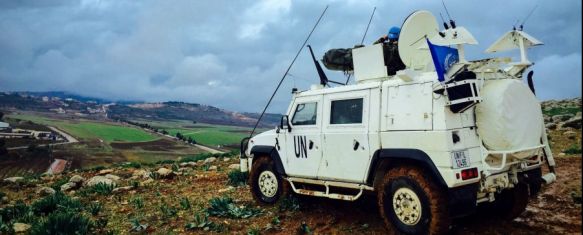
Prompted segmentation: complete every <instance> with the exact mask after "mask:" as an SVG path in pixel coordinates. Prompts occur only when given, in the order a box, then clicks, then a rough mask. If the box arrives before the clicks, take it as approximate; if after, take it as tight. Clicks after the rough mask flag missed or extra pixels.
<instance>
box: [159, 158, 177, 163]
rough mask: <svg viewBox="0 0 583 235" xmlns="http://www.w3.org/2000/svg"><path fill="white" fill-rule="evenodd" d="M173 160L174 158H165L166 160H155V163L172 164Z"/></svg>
mask: <svg viewBox="0 0 583 235" xmlns="http://www.w3.org/2000/svg"><path fill="white" fill-rule="evenodd" d="M174 162H175V161H174V160H170V159H167V160H160V161H157V162H156V164H174Z"/></svg>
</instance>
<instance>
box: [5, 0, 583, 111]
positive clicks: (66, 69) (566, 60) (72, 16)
mask: <svg viewBox="0 0 583 235" xmlns="http://www.w3.org/2000/svg"><path fill="white" fill-rule="evenodd" d="M446 3H447V4H448V7H449V11H450V13H451V14H452V16H453V17H454V18H455V19H456V20H457V23H458V25H463V26H465V27H466V28H468V29H469V30H470V31H471V32H472V33H473V34H474V36H475V37H476V38H477V39H478V41H479V42H480V44H479V45H477V46H472V47H469V48H468V51H467V56H468V57H469V58H470V59H478V58H486V57H491V56H497V55H487V54H483V51H484V50H485V49H486V48H487V47H488V46H489V45H490V44H491V43H492V42H494V41H495V40H496V39H497V38H498V37H499V36H501V35H502V34H503V33H505V32H506V31H508V30H510V29H511V28H512V24H514V23H515V22H516V20H517V19H523V18H524V17H525V16H526V15H527V14H528V12H529V10H530V9H531V7H533V6H534V5H537V4H538V5H539V7H538V8H537V10H536V11H535V12H534V14H533V15H532V16H531V17H530V18H529V20H528V22H527V23H526V25H525V29H526V31H527V32H529V33H530V34H531V35H533V36H535V37H537V38H539V39H540V40H542V41H543V42H545V45H544V46H542V47H537V48H534V49H532V50H531V51H530V54H529V55H530V57H531V60H532V61H534V62H536V65H535V66H534V67H533V69H534V70H535V74H536V75H535V79H536V85H537V92H538V94H539V96H540V97H541V98H543V99H553V98H564V97H572V96H580V95H581V88H580V87H581V67H580V64H581V2H580V1H576V0H569V1H567V0H564V1H538V2H534V1H533V2H524V1H518V0H512V1H508V0H506V1H503V0H494V1H476V2H472V3H468V2H467V1H461V0H460V1H453V0H449V1H446ZM326 4H328V5H330V8H329V11H328V12H327V15H326V16H325V18H324V19H323V21H322V23H321V25H320V26H319V28H318V30H317V31H316V32H315V34H314V35H313V36H312V39H311V40H310V44H311V45H312V46H313V47H314V49H315V53H316V54H318V55H322V54H323V53H324V52H325V51H326V50H327V49H330V48H339V47H352V46H353V45H354V44H357V43H358V42H360V39H361V37H362V34H363V31H364V29H365V27H366V23H367V22H368V17H369V14H370V11H371V10H372V8H373V7H374V6H377V13H376V14H375V17H374V18H373V21H372V24H371V28H370V30H369V32H368V36H367V39H366V40H365V42H368V43H370V42H371V41H374V40H375V39H376V38H377V37H379V36H381V35H383V34H385V33H386V30H387V29H388V28H389V27H390V26H393V25H397V26H398V25H400V24H401V23H402V21H403V20H404V19H405V17H406V16H407V15H408V14H410V13H411V12H412V11H413V10H416V9H427V10H430V11H432V12H433V13H434V14H435V15H439V12H443V9H442V6H441V2H439V1H434V2H419V1H407V0H399V1H356V0H346V1H340V0H328V1H318V2H314V1H307V0H298V1H279V0H266V1H250V0H247V1H226V0H221V1H212V2H211V1H206V2H205V1H189V0H176V1H119V0H77V1H74V0H60V1H2V2H0V32H2V33H0V90H5V91H9V90H33V91H44V90H65V91H71V92H76V93H80V94H84V95H90V96H96V97H100V98H109V99H132V100H146V101H165V100H182V101H188V102H198V103H204V104H210V105H215V106H218V107H222V108H227V109H233V110H239V111H252V112H257V111H260V110H261V108H262V106H263V105H264V104H265V102H266V101H267V98H268V96H269V95H270V94H271V92H272V90H273V88H275V86H276V83H277V82H278V80H279V78H280V77H281V76H282V74H283V72H284V71H285V69H286V68H287V66H288V64H289V62H290V61H291V59H292V58H293V56H294V54H295V52H296V50H297V49H298V47H299V46H300V43H301V42H302V41H303V39H304V38H305V36H306V35H307V33H308V32H309V30H310V28H311V26H312V25H313V23H314V22H315V20H316V17H317V16H318V15H319V13H320V11H321V10H322V9H323V8H324V6H325V5H326ZM504 55H511V56H516V55H517V53H511V54H504ZM327 73H328V75H329V76H330V77H332V78H333V79H336V80H343V79H344V77H343V76H342V75H341V73H338V72H330V71H327ZM316 76H317V74H316V72H315V70H314V68H313V64H312V62H311V61H310V58H309V55H308V54H307V51H304V52H303V53H302V54H301V56H300V57H299V58H298V61H297V62H296V64H295V65H294V67H293V68H292V70H291V76H289V77H288V78H287V79H286V81H285V82H284V85H283V87H282V89H281V91H280V93H279V94H278V96H277V97H276V99H275V101H274V104H273V106H272V108H271V110H270V111H273V112H282V111H284V110H285V108H287V103H288V99H289V97H290V94H289V91H290V90H291V88H292V87H294V86H295V87H299V88H300V89H305V88H307V87H308V86H309V85H310V84H313V83H316V82H317V79H316Z"/></svg>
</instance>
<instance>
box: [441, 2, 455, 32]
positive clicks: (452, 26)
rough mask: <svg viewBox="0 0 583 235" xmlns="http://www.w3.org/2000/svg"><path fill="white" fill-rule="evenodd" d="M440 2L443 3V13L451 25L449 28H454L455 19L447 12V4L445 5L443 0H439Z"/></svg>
mask: <svg viewBox="0 0 583 235" xmlns="http://www.w3.org/2000/svg"><path fill="white" fill-rule="evenodd" d="M441 4H442V5H443V8H445V13H447V18H448V19H449V24H450V25H451V28H452V29H455V21H453V20H452V19H451V15H450V14H449V11H448V10H447V6H445V2H444V1H443V0H441Z"/></svg>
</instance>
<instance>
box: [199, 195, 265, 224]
mask: <svg viewBox="0 0 583 235" xmlns="http://www.w3.org/2000/svg"><path fill="white" fill-rule="evenodd" d="M209 204H210V205H209V207H208V208H207V212H208V213H209V215H212V216H219V217H228V218H233V219H246V218H249V217H254V216H257V215H260V214H261V213H262V211H261V210H260V209H256V208H250V207H247V206H240V207H239V206H237V205H235V203H234V202H233V199H232V198H230V197H215V198H212V199H211V200H210V201H209Z"/></svg>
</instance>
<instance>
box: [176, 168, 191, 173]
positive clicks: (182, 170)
mask: <svg viewBox="0 0 583 235" xmlns="http://www.w3.org/2000/svg"><path fill="white" fill-rule="evenodd" d="M178 171H179V172H189V171H192V168H190V167H180V168H178Z"/></svg>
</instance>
